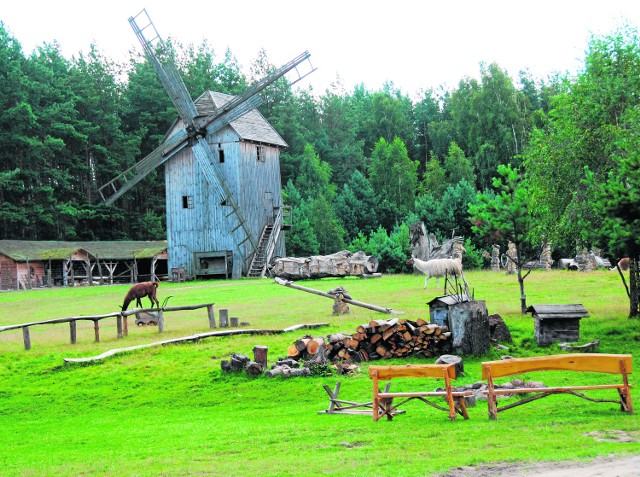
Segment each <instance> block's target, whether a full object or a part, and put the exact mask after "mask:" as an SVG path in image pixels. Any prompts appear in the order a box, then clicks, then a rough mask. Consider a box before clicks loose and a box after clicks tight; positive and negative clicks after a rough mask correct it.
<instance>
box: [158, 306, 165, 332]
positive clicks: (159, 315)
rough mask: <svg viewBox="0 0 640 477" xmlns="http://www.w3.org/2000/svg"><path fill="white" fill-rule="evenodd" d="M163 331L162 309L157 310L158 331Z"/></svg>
mask: <svg viewBox="0 0 640 477" xmlns="http://www.w3.org/2000/svg"><path fill="white" fill-rule="evenodd" d="M162 332H164V313H163V311H162V309H160V310H158V333H162Z"/></svg>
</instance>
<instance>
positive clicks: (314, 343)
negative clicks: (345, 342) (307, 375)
mask: <svg viewBox="0 0 640 477" xmlns="http://www.w3.org/2000/svg"><path fill="white" fill-rule="evenodd" d="M323 344H324V338H313V339H311V340H309V341H308V342H307V347H306V350H307V353H309V354H316V353H317V352H318V350H319V349H320V348H321V347H322V345H323Z"/></svg>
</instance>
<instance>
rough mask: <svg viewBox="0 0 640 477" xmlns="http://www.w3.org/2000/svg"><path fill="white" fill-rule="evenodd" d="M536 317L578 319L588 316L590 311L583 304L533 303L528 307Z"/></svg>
mask: <svg viewBox="0 0 640 477" xmlns="http://www.w3.org/2000/svg"><path fill="white" fill-rule="evenodd" d="M527 313H531V314H532V316H533V317H534V318H537V319H539V320H545V319H549V318H552V319H563V318H567V319H576V318H588V317H589V312H588V311H587V310H586V309H585V307H584V306H582V305H581V304H573V305H531V306H530V307H529V308H527Z"/></svg>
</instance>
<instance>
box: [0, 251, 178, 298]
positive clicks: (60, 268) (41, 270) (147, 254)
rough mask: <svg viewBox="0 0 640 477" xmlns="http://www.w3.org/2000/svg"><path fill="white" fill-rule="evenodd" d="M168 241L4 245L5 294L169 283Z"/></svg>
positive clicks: (0, 275)
mask: <svg viewBox="0 0 640 477" xmlns="http://www.w3.org/2000/svg"><path fill="white" fill-rule="evenodd" d="M168 275H169V274H168V269H167V243H166V242H165V241H149V242H147V241H106V242H65V241H25V240H0V290H18V289H31V288H38V287H51V286H75V285H97V284H112V283H135V282H138V281H147V280H161V279H167V278H169V277H168Z"/></svg>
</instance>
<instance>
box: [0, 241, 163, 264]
mask: <svg viewBox="0 0 640 477" xmlns="http://www.w3.org/2000/svg"><path fill="white" fill-rule="evenodd" d="M78 250H85V251H87V252H88V253H89V254H91V255H93V256H94V257H97V258H99V259H101V260H105V259H108V260H119V259H131V258H133V257H135V258H152V257H155V256H156V255H159V254H161V253H162V252H164V251H166V250H167V242H166V241H164V240H157V241H142V240H130V241H99V242H97V241H94V242H66V241H57V240H44V241H29V240H0V254H3V255H6V256H7V257H9V258H11V259H13V260H15V261H16V262H24V261H27V260H33V261H36V260H63V259H65V258H67V257H69V256H70V255H72V254H73V253H74V252H76V251H78Z"/></svg>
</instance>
